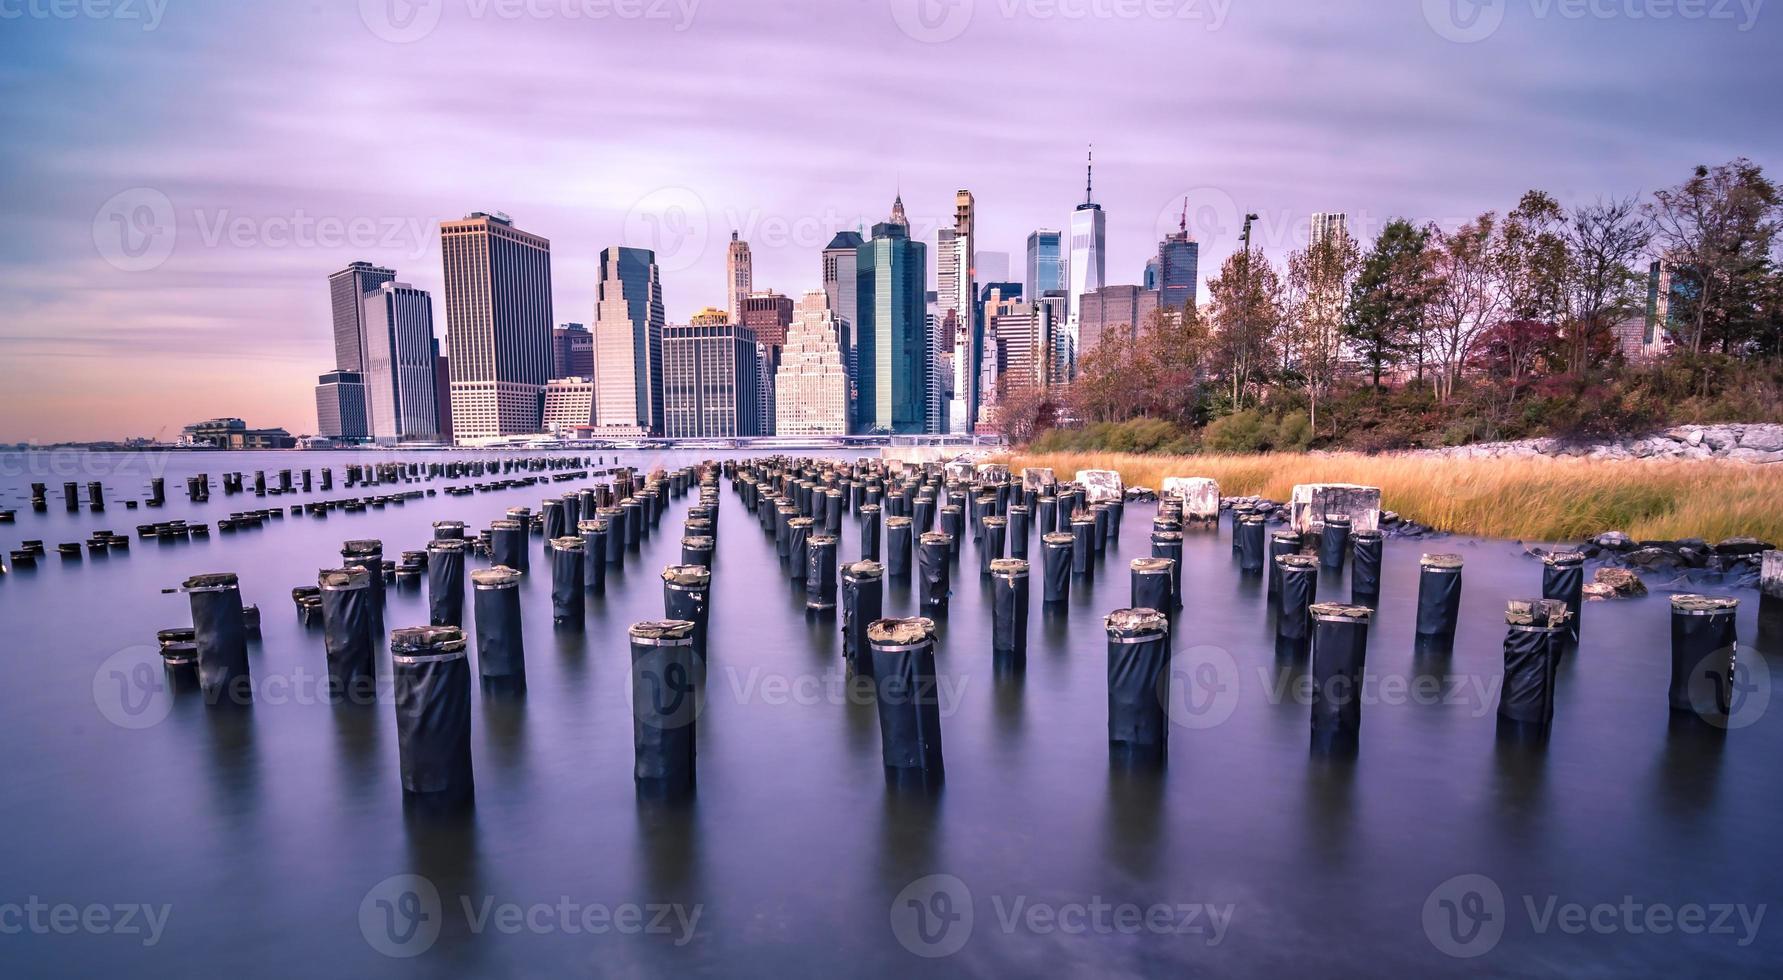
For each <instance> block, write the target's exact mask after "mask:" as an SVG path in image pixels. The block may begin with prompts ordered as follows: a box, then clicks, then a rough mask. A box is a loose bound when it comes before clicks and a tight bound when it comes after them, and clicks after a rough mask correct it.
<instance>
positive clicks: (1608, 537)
mask: <svg viewBox="0 0 1783 980" xmlns="http://www.w3.org/2000/svg"><path fill="white" fill-rule="evenodd" d="M1591 543H1592V544H1594V545H1597V546H1598V547H1599V548H1602V549H1604V550H1605V551H1632V550H1634V539H1633V538H1631V537H1629V536H1628V535H1626V534H1623V533H1622V532H1621V531H1605V532H1603V533H1602V534H1600V535H1598V536H1597V537H1595V538H1592V539H1591Z"/></svg>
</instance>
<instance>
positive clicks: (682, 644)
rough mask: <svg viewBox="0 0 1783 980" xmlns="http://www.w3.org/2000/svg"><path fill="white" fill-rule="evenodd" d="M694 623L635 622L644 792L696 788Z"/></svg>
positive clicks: (660, 794)
mask: <svg viewBox="0 0 1783 980" xmlns="http://www.w3.org/2000/svg"><path fill="white" fill-rule="evenodd" d="M693 635H694V624H693V623H691V622H688V621H686V620H679V619H670V620H659V621H651V622H642V623H634V624H633V625H632V627H631V630H630V637H631V689H632V759H633V764H632V780H633V782H634V783H635V785H636V786H637V791H638V793H639V795H641V796H645V797H652V798H676V797H683V796H686V795H688V794H690V793H692V792H693V788H694V746H695V728H694V724H695V721H696V720H697V719H698V717H699V699H700V696H701V693H700V692H699V690H698V689H697V687H696V684H695V678H696V677H697V674H696V669H697V665H696V663H695V653H694V648H693V647H694V639H693Z"/></svg>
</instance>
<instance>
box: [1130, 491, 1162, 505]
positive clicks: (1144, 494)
mask: <svg viewBox="0 0 1783 980" xmlns="http://www.w3.org/2000/svg"><path fill="white" fill-rule="evenodd" d="M1127 499H1128V500H1137V501H1140V502H1142V503H1143V502H1146V501H1152V500H1156V499H1158V494H1157V491H1155V490H1153V489H1152V488H1151V487H1128V488H1127Z"/></svg>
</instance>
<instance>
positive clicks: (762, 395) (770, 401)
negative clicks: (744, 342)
mask: <svg viewBox="0 0 1783 980" xmlns="http://www.w3.org/2000/svg"><path fill="white" fill-rule="evenodd" d="M791 324H792V297H790V296H782V295H781V294H779V293H776V292H774V291H773V290H765V291H762V292H754V293H750V294H749V295H748V296H746V297H744V299H743V325H744V326H746V327H748V328H749V332H750V333H751V334H753V335H754V337H755V342H756V344H757V345H759V347H760V351H759V354H760V357H759V360H760V368H759V371H758V374H757V376H758V377H759V378H760V381H761V390H760V391H759V392H757V404H759V405H760V406H761V418H762V427H763V432H762V433H761V434H762V435H768V436H771V435H773V434H774V419H775V414H774V376H775V375H776V374H777V373H778V372H779V370H780V351H781V348H783V347H784V346H785V345H786V329H787V327H788V326H790V325H791Z"/></svg>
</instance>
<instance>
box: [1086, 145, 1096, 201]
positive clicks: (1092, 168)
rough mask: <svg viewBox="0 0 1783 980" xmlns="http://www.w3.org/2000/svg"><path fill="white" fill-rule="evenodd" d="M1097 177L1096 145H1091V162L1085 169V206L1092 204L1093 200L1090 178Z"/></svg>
mask: <svg viewBox="0 0 1783 980" xmlns="http://www.w3.org/2000/svg"><path fill="white" fill-rule="evenodd" d="M1095 175H1096V144H1094V143H1091V144H1090V155H1089V162H1088V163H1086V164H1085V165H1084V168H1083V203H1085V204H1089V203H1092V202H1091V198H1090V178H1092V177H1094V176H1095Z"/></svg>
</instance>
